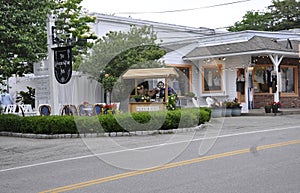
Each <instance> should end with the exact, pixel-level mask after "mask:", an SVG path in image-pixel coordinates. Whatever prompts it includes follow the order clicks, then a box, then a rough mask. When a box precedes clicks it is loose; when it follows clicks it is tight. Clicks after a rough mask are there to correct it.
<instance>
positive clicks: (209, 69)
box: [202, 65, 222, 92]
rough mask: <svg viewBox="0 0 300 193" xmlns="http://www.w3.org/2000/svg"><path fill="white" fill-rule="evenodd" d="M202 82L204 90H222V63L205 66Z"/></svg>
mask: <svg viewBox="0 0 300 193" xmlns="http://www.w3.org/2000/svg"><path fill="white" fill-rule="evenodd" d="M202 82H203V84H202V85H204V87H203V92H209V91H210V92H211V91H213V92H216V91H222V65H218V66H205V67H203V71H202Z"/></svg>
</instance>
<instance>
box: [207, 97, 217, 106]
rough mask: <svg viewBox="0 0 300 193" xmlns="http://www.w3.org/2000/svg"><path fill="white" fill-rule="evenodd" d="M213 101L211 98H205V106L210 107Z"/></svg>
mask: <svg viewBox="0 0 300 193" xmlns="http://www.w3.org/2000/svg"><path fill="white" fill-rule="evenodd" d="M214 102H215V101H214V99H213V98H211V97H206V103H207V106H208V107H211V106H212V104H214Z"/></svg>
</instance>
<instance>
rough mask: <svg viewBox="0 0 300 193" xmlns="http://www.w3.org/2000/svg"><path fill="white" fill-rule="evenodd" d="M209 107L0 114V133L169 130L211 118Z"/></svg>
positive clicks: (194, 124)
mask: <svg viewBox="0 0 300 193" xmlns="http://www.w3.org/2000/svg"><path fill="white" fill-rule="evenodd" d="M210 113H211V110H210V109H209V108H192V109H176V110H174V111H159V112H140V113H123V114H114V115H112V114H108V115H99V116H94V117H87V116H32V117H20V116H18V115H0V131H8V132H21V133H35V134H78V133H103V132H129V131H140V130H158V129H163V130H168V129H176V128H184V127H193V126H197V125H199V124H203V123H205V122H207V121H209V119H210Z"/></svg>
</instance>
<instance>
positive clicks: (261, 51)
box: [183, 50, 299, 60]
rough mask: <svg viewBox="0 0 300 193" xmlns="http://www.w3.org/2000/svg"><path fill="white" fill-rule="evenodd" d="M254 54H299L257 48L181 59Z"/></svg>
mask: <svg viewBox="0 0 300 193" xmlns="http://www.w3.org/2000/svg"><path fill="white" fill-rule="evenodd" d="M255 54H268V55H269V54H278V55H285V56H299V53H298V52H285V51H274V50H259V51H249V52H239V53H230V54H217V55H206V56H197V57H183V60H200V59H207V58H219V57H231V56H243V55H255Z"/></svg>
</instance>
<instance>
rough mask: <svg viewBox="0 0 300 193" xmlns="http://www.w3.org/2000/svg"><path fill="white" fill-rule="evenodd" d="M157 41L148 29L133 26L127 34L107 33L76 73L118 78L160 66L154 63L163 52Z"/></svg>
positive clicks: (160, 64)
mask: <svg viewBox="0 0 300 193" xmlns="http://www.w3.org/2000/svg"><path fill="white" fill-rule="evenodd" d="M156 40H157V37H156V35H155V34H154V33H153V31H152V30H151V28H150V27H147V26H144V27H141V28H138V27H135V26H132V27H131V28H130V30H129V31H128V32H122V31H119V32H116V31H110V32H109V33H107V34H106V35H105V36H103V37H102V38H100V39H99V41H98V42H97V43H96V44H95V45H94V46H93V48H92V50H91V52H90V54H88V55H87V57H86V58H85V60H84V61H83V63H82V64H81V66H80V68H79V70H80V71H83V72H86V73H89V74H90V75H92V76H93V77H97V78H99V76H100V72H103V73H105V74H109V75H112V76H114V77H119V76H120V75H121V74H122V73H124V72H125V71H126V70H127V69H129V68H153V67H159V66H162V65H163V63H161V62H158V61H157V60H158V59H159V58H161V57H162V56H163V55H165V53H166V52H165V51H164V50H163V49H161V48H160V46H159V45H158V44H157V43H155V41H156ZM100 82H101V80H100Z"/></svg>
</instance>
